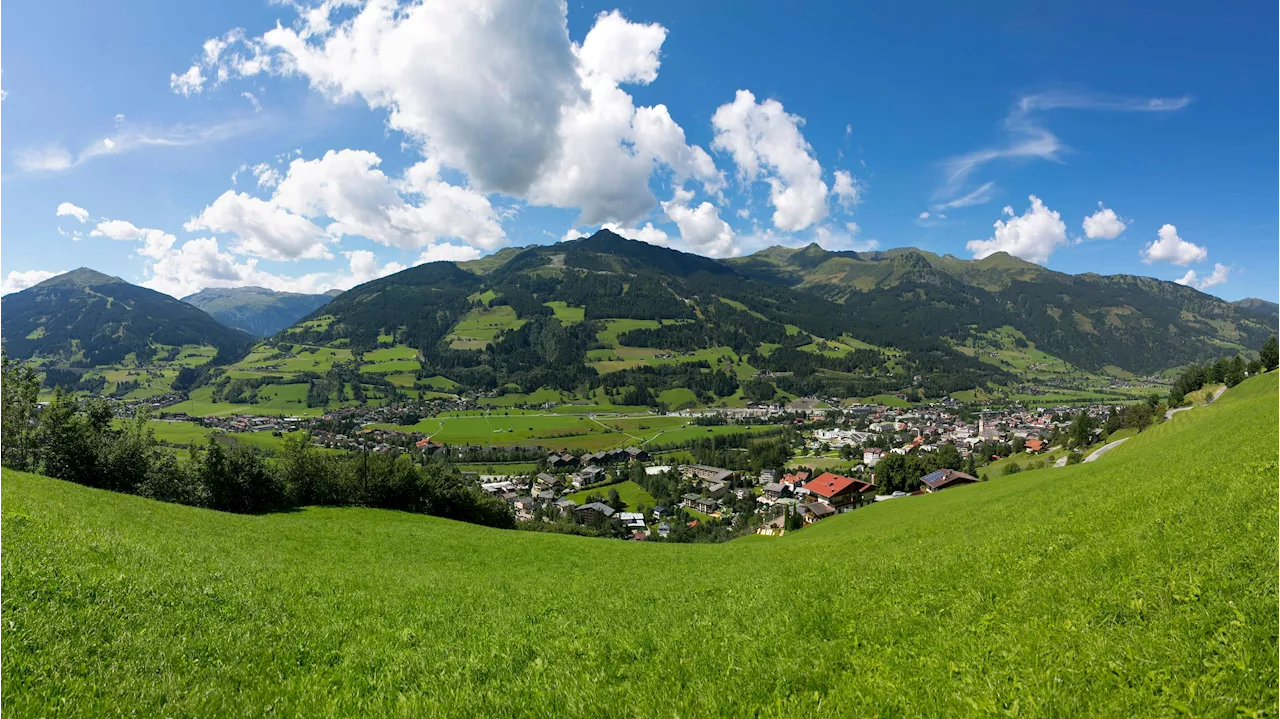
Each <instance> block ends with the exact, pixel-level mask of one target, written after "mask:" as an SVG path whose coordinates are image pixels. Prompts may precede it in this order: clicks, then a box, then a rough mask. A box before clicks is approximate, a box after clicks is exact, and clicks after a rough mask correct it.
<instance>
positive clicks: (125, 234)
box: [89, 220, 177, 258]
mask: <svg viewBox="0 0 1280 719" xmlns="http://www.w3.org/2000/svg"><path fill="white" fill-rule="evenodd" d="M89 235H90V236H92V237H108V238H110V239H113V240H119V241H121V242H141V243H142V246H141V247H139V248H138V250H137V252H138V254H140V255H142V256H143V257H151V258H160V257H163V256H164V255H165V254H166V253H167V252H168V251H169V248H171V247H173V243H174V242H176V241H177V238H176V237H174V236H173V235H171V234H169V233H168V232H165V231H164V230H157V229H152V228H146V227H136V226H135V225H134V224H133V223H132V222H127V221H125V220H103V221H102V222H99V223H98V225H97V226H96V227H94V228H93V231H92V232H90V233H89Z"/></svg>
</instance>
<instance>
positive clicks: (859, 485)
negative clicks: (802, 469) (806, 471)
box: [804, 472, 876, 509]
mask: <svg viewBox="0 0 1280 719" xmlns="http://www.w3.org/2000/svg"><path fill="white" fill-rule="evenodd" d="M804 488H805V489H806V490H808V491H809V494H811V495H813V496H815V497H817V498H818V501H819V502H822V503H823V504H826V505H828V506H831V507H834V508H836V509H839V508H841V507H847V506H849V505H851V504H852V505H859V504H862V503H863V499H864V495H867V496H869V495H870V494H872V493H874V492H875V488H876V487H875V485H874V484H871V483H870V482H865V481H863V480H861V479H853V478H850V477H845V476H843V475H839V474H832V473H831V472H823V473H822V474H820V475H818V476H817V477H815V478H814V479H812V480H810V481H809V482H808V483H807V484H805V485H804Z"/></svg>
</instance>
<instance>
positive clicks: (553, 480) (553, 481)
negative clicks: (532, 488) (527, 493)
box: [533, 472, 564, 489]
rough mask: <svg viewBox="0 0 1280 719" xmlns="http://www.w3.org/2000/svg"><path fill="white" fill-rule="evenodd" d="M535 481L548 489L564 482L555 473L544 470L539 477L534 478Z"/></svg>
mask: <svg viewBox="0 0 1280 719" xmlns="http://www.w3.org/2000/svg"><path fill="white" fill-rule="evenodd" d="M533 481H534V483H535V484H537V485H538V486H539V487H544V488H547V489H550V488H552V487H559V486H560V485H561V484H563V483H564V482H563V481H562V480H561V479H560V478H559V477H557V476H555V475H553V474H547V473H546V472H542V473H540V474H538V476H537V477H534V478H533Z"/></svg>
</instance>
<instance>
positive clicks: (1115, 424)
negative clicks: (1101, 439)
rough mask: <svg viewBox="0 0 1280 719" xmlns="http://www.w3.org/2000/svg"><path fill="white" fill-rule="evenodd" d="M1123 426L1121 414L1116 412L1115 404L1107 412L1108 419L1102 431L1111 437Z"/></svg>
mask: <svg viewBox="0 0 1280 719" xmlns="http://www.w3.org/2000/svg"><path fill="white" fill-rule="evenodd" d="M1121 426H1122V422H1121V421H1120V414H1119V413H1118V412H1116V408H1115V406H1114V405H1112V407H1111V411H1110V412H1109V413H1107V421H1106V423H1105V424H1103V425H1102V433H1103V435H1105V436H1107V437H1110V436H1111V434H1112V433H1113V432H1115V431H1116V430H1118V429H1120V427H1121Z"/></svg>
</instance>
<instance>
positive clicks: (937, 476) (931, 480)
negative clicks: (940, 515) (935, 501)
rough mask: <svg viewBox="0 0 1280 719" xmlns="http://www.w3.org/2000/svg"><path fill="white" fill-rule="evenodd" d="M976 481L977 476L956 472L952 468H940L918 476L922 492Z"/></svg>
mask: <svg viewBox="0 0 1280 719" xmlns="http://www.w3.org/2000/svg"><path fill="white" fill-rule="evenodd" d="M977 481H978V478H977V477H974V476H971V475H968V474H965V473H964V472H957V471H955V470H954V469H940V470H938V471H937V472H930V473H929V474H926V475H925V476H923V477H921V478H920V490H921V491H922V492H938V491H941V490H943V489H947V488H948V487H956V486H959V485H961V484H973V483H975V482H977Z"/></svg>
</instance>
